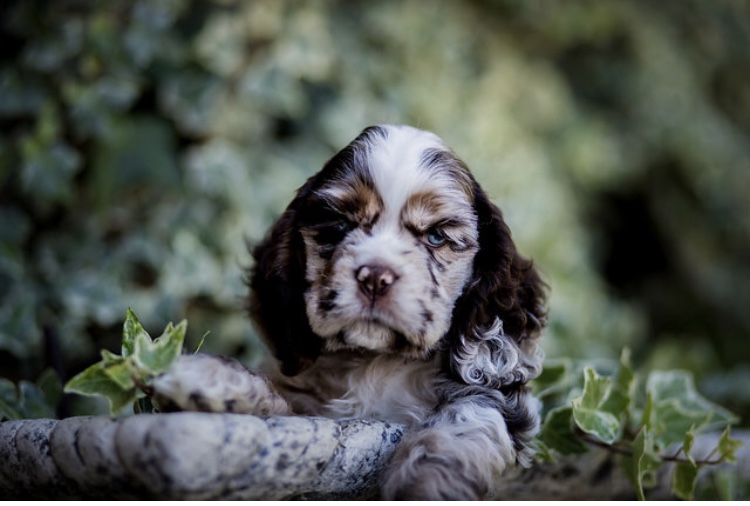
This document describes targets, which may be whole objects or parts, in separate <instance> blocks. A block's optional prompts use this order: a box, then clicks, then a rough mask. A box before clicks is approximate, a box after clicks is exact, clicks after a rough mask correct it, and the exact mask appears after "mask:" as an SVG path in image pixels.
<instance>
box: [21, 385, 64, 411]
mask: <svg viewBox="0 0 750 506" xmlns="http://www.w3.org/2000/svg"><path fill="white" fill-rule="evenodd" d="M18 403H19V406H20V410H21V415H22V416H23V418H28V419H33V418H55V410H54V409H53V407H52V406H50V404H49V403H48V402H47V399H46V398H45V396H44V392H42V391H41V390H40V389H39V387H37V386H36V385H35V384H33V383H31V382H30V381H23V380H22V381H20V382H19V383H18Z"/></svg>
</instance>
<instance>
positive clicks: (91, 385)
mask: <svg viewBox="0 0 750 506" xmlns="http://www.w3.org/2000/svg"><path fill="white" fill-rule="evenodd" d="M106 368H107V366H106V365H105V363H104V362H97V363H96V364H94V365H92V366H91V367H89V368H88V369H85V370H84V371H83V372H81V373H80V374H78V375H76V376H75V377H73V378H72V379H71V380H70V381H68V383H67V384H66V385H65V392H68V393H76V394H81V395H86V396H94V395H99V396H102V397H106V398H107V400H108V401H109V412H110V413H111V414H112V415H115V414H117V413H119V412H120V411H121V410H122V408H124V407H125V406H127V405H128V404H130V403H131V402H133V401H134V400H135V399H136V389H135V388H131V389H123V388H122V387H121V385H120V384H119V383H117V382H116V381H115V380H113V379H112V378H111V377H110V375H109V374H107V372H106Z"/></svg>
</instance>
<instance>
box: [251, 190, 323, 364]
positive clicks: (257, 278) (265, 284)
mask: <svg viewBox="0 0 750 506" xmlns="http://www.w3.org/2000/svg"><path fill="white" fill-rule="evenodd" d="M310 186H311V181H308V182H307V184H305V185H304V186H303V187H302V188H301V189H300V190H299V192H298V193H297V197H296V198H295V199H294V200H293V201H292V203H291V204H289V207H287V209H286V211H284V214H283V215H282V216H281V217H280V218H279V219H278V221H276V223H275V224H274V226H273V228H272V229H271V232H270V233H269V234H268V236H267V237H266V238H265V239H264V240H263V242H261V243H260V244H258V245H257V246H256V247H255V248H254V249H253V252H252V254H253V258H254V259H255V265H254V266H253V268H252V270H251V271H250V276H249V285H250V294H249V298H248V309H249V312H250V316H251V317H252V318H253V319H254V320H255V322H256V324H257V325H258V327H259V328H260V331H261V333H262V334H263V337H264V339H265V341H266V342H267V343H268V345H269V346H270V347H271V350H272V352H273V354H274V356H275V357H276V358H277V359H279V361H281V372H282V373H284V374H285V375H287V376H294V375H295V374H298V373H300V372H302V371H303V370H305V369H307V368H308V367H310V366H311V365H312V364H313V362H315V360H316V359H317V358H318V355H320V351H321V349H322V340H321V338H320V337H319V336H317V335H316V334H315V333H313V331H312V329H311V328H310V322H309V321H308V319H307V312H306V309H305V300H304V294H305V291H306V290H307V282H306V281H305V245H304V243H303V240H302V235H301V234H300V229H299V220H298V209H299V208H300V206H301V203H302V202H303V201H304V199H306V198H307V196H308V195H309V193H310Z"/></svg>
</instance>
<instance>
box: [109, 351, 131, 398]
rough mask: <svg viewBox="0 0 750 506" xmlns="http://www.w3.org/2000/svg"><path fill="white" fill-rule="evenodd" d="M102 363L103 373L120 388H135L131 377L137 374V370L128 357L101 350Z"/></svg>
mask: <svg viewBox="0 0 750 506" xmlns="http://www.w3.org/2000/svg"><path fill="white" fill-rule="evenodd" d="M102 357H103V360H102V362H101V363H102V365H103V370H104V373H105V374H106V375H107V376H108V377H109V378H110V379H111V380H112V381H114V382H115V383H117V385H118V386H119V387H120V388H121V389H122V390H130V389H132V388H135V381H133V377H135V376H137V375H138V371H137V370H136V368H135V366H134V365H133V361H132V360H130V359H129V358H123V357H120V356H118V355H114V354H113V353H111V352H109V351H107V350H102Z"/></svg>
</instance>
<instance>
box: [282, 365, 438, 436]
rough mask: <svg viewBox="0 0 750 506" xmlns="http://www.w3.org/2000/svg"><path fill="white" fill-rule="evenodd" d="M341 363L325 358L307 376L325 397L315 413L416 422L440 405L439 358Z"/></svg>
mask: <svg viewBox="0 0 750 506" xmlns="http://www.w3.org/2000/svg"><path fill="white" fill-rule="evenodd" d="M341 359H342V357H340V356H333V357H324V358H322V360H319V362H318V363H317V364H316V367H314V369H315V370H313V371H310V373H311V374H310V375H305V376H308V377H307V378H306V381H305V382H306V383H307V384H306V385H305V386H306V387H308V388H310V389H312V390H315V391H316V396H317V397H318V398H319V399H320V403H319V404H318V405H317V409H315V410H314V411H317V413H314V414H319V415H324V416H328V417H331V418H373V419H378V420H385V421H393V422H403V423H412V422H416V421H419V420H423V419H424V418H425V417H426V416H427V415H428V414H429V413H430V412H431V411H432V410H433V409H434V408H435V406H436V405H437V403H438V398H437V390H438V383H439V381H440V376H439V375H440V367H439V362H438V360H437V359H432V360H430V361H427V362H424V361H416V360H407V359H403V358H400V357H389V356H376V357H374V358H371V359H367V360H363V359H354V360H341ZM300 379H302V378H300ZM293 403H294V402H293ZM308 409H309V407H308Z"/></svg>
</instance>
